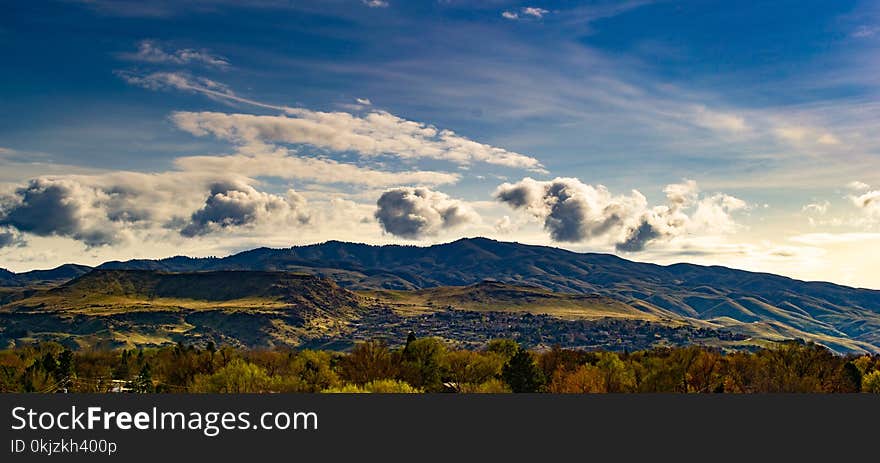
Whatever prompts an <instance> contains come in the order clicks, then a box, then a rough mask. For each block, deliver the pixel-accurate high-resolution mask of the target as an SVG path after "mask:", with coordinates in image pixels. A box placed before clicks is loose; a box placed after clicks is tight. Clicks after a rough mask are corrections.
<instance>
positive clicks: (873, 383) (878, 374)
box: [862, 370, 880, 394]
mask: <svg viewBox="0 0 880 463" xmlns="http://www.w3.org/2000/svg"><path fill="white" fill-rule="evenodd" d="M862 391H864V392H870V393H873V394H880V370H874V371H873V372H871V373H868V374H867V375H865V376H862Z"/></svg>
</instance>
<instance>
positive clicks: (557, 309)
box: [361, 281, 660, 321]
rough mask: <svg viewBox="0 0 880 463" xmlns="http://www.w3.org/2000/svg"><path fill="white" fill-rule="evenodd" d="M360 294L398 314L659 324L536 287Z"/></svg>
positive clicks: (600, 302)
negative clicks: (446, 311) (450, 312)
mask: <svg viewBox="0 0 880 463" xmlns="http://www.w3.org/2000/svg"><path fill="white" fill-rule="evenodd" d="M361 294H364V295H366V296H370V297H373V298H376V299H377V300H378V301H381V302H383V303H386V304H389V305H392V306H393V307H395V309H397V310H398V311H400V312H401V313H419V312H431V311H435V310H437V309H440V308H444V307H451V308H454V309H459V310H468V311H475V312H488V311H498V312H527V313H532V314H547V315H553V316H556V317H560V318H566V319H598V318H605V317H611V318H629V319H638V320H653V321H658V320H659V319H660V317H658V316H657V315H655V314H652V313H649V312H646V311H642V310H639V309H636V308H634V307H632V306H629V305H627V304H624V303H622V302H620V301H617V300H614V299H611V298H607V297H602V296H598V295H585V294H566V293H554V292H552V291H549V290H546V289H543V288H539V287H536V286H514V285H511V284H507V283H500V282H496V281H483V282H480V283H477V284H473V285H469V286H444V287H438V288H429V289H421V290H413V291H400V290H373V291H363V292H361Z"/></svg>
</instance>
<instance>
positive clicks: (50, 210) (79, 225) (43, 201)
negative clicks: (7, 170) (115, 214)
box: [0, 178, 122, 246]
mask: <svg viewBox="0 0 880 463" xmlns="http://www.w3.org/2000/svg"><path fill="white" fill-rule="evenodd" d="M112 201H113V197H112V194H111V193H110V192H107V191H104V190H101V189H97V188H92V187H89V186H86V185H82V184H80V183H78V182H75V181H72V180H69V179H51V178H38V179H34V180H31V181H30V182H29V183H28V184H27V185H26V186H23V187H21V188H18V189H17V190H15V194H14V195H13V196H12V197H7V198H4V199H3V203H4V204H3V206H2V214H0V226H6V227H12V228H14V229H15V230H17V231H19V232H25V233H31V234H34V235H37V236H65V237H70V238H73V239H76V240H80V241H82V242H84V243H86V244H87V245H89V246H99V245H105V244H111V243H115V242H118V241H120V240H121V239H122V237H121V233H120V232H121V230H120V228H119V227H118V226H116V224H114V223H113V221H112V220H111V219H110V217H109V216H108V214H107V213H106V210H105V209H104V208H103V207H102V206H101V204H102V203H108V202H112Z"/></svg>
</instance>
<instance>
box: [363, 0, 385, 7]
mask: <svg viewBox="0 0 880 463" xmlns="http://www.w3.org/2000/svg"><path fill="white" fill-rule="evenodd" d="M361 3H363V4H364V5H366V6H368V7H370V8H388V6H389V3H388V2H387V1H385V0H361Z"/></svg>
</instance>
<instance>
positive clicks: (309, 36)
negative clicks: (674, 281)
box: [0, 0, 880, 288]
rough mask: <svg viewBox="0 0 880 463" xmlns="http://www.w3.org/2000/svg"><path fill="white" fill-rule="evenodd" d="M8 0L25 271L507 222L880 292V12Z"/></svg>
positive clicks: (0, 152)
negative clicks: (10, 0) (878, 130)
mask: <svg viewBox="0 0 880 463" xmlns="http://www.w3.org/2000/svg"><path fill="white" fill-rule="evenodd" d="M6 9H7V11H6V12H5V13H4V15H3V17H2V18H0V50H2V54H3V56H4V60H3V64H2V65H0V66H2V71H3V72H0V110H2V111H0V268H8V269H10V270H13V271H24V270H30V269H35V268H49V267H54V266H57V265H60V264H63V263H68V262H75V263H81V264H87V265H96V264H99V263H102V262H105V261H109V260H128V259H133V258H161V257H167V256H172V255H181V254H183V255H190V256H209V255H227V254H230V253H233V252H236V251H240V250H244V249H250V248H254V247H259V246H270V247H286V246H291V245H297V244H311V243H317V242H323V241H328V240H341V241H353V242H365V243H371V244H388V243H397V244H416V245H429V244H432V243H441V242H448V241H453V240H455V239H457V238H460V237H467V236H486V237H489V238H493V239H497V240H501V241H517V242H522V243H527V244H542V245H552V246H558V247H563V248H566V249H571V250H575V251H591V252H609V253H614V254H617V255H620V256H621V257H624V258H627V259H631V260H636V261H647V262H656V263H661V264H668V263H675V262H692V263H698V264H708V265H724V266H729V267H734V268H742V269H746V270H754V271H764V272H772V273H778V274H782V275H786V276H791V277H794V278H798V279H804V280H822V281H832V282H836V283H841V284H846V285H852V286H861V287H869V288H880V269H878V266H877V265H876V262H878V261H880V168H878V167H880V139H878V138H877V137H876V134H875V133H874V132H875V131H876V127H878V126H880V104H878V100H877V95H878V90H880V82H878V80H877V77H876V76H877V75H878V70H880V69H878V68H877V63H880V60H878V51H880V6H878V4H877V3H876V2H870V1H840V2H826V1H812V0H808V1H803V0H801V1H796V2H795V1H779V2H772V3H770V4H765V5H752V4H749V5H744V4H741V3H734V2H724V1H647V0H646V1H637V0H633V1H526V2H515V1H506V0H477V1H458V0H422V1H401V0H387V1H376V0H370V1H367V0H324V1H305V0H304V1H298V2H289V1H282V0H277V1H276V0H265V1H261V2H254V3H251V4H249V5H248V6H242V5H239V4H237V2H231V1H227V0H198V1H193V2H186V3H181V2H172V1H151V2H133V1H105V0H89V1H66V2H50V1H38V2H13V3H11V4H10V5H8V6H7V8H6Z"/></svg>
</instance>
